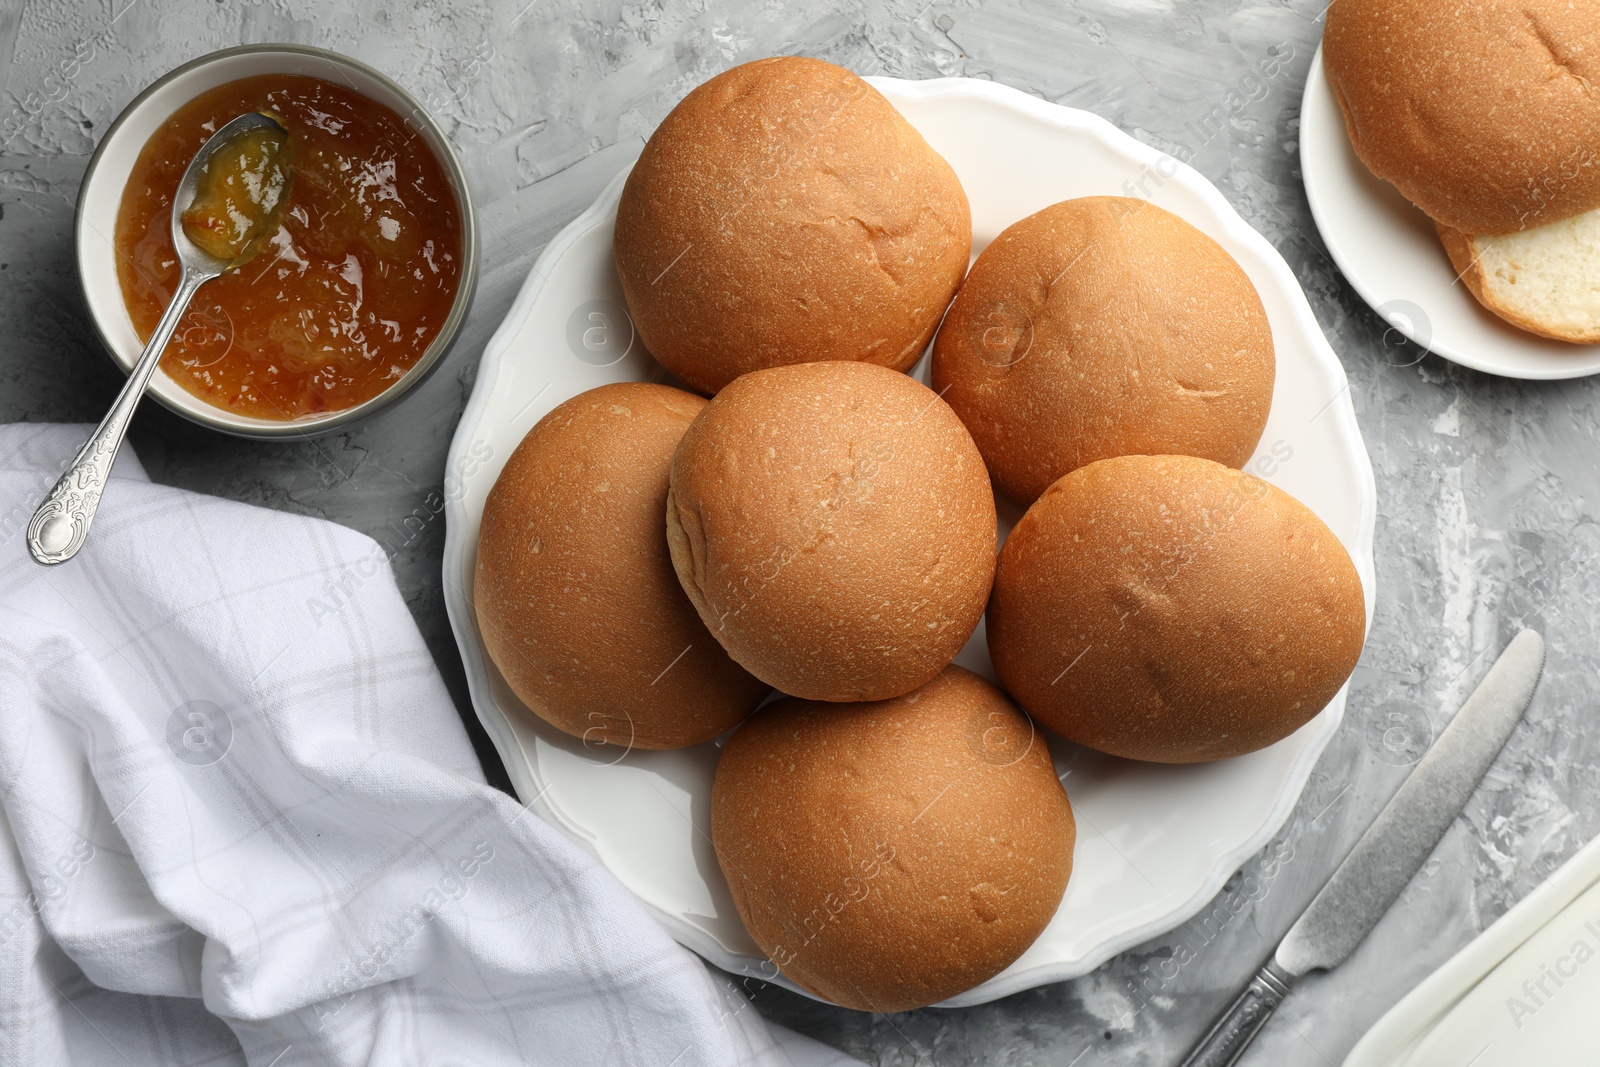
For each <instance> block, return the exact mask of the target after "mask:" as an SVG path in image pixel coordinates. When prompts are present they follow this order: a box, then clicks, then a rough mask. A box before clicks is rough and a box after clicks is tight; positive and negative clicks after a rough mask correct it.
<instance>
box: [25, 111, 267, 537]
mask: <svg viewBox="0 0 1600 1067" xmlns="http://www.w3.org/2000/svg"><path fill="white" fill-rule="evenodd" d="M290 174H291V170H290V156H289V132H288V131H287V130H286V129H284V127H283V125H282V123H280V122H279V121H278V120H277V119H275V118H273V117H272V116H271V115H266V114H263V113H261V112H251V113H249V114H245V115H240V116H239V117H238V118H236V119H234V120H233V121H231V122H229V123H227V124H225V125H224V126H222V128H221V129H219V130H217V132H216V133H214V134H212V135H211V137H210V138H209V139H208V140H207V141H206V143H205V144H203V145H202V146H201V147H200V151H198V152H196V153H195V156H194V158H193V159H192V160H190V161H189V166H188V169H186V170H185V171H184V173H183V180H182V181H180V182H179V183H178V191H177V195H176V196H175V197H174V198H173V201H172V243H173V247H174V248H175V249H176V251H177V254H178V262H179V265H180V267H181V269H182V276H181V280H180V281H179V283H178V291H177V292H176V293H175V294H173V297H172V301H171V302H170V303H169V304H168V305H167V309H166V311H165V312H164V313H163V314H162V316H161V320H160V321H159V322H158V323H157V324H156V328H155V330H154V332H152V333H151V335H150V340H149V341H148V342H147V343H146V344H145V347H144V351H143V352H142V353H141V354H140V356H139V360H138V362H136V363H135V364H134V365H133V371H132V372H131V373H130V374H129V375H128V381H127V384H125V385H124V386H123V387H122V392H121V393H119V394H118V395H117V399H116V401H115V402H114V403H113V404H112V405H111V410H110V411H108V412H107V413H106V417H105V418H104V419H102V420H101V422H100V425H99V426H98V427H96V428H95V431H94V433H93V434H91V435H90V436H89V440H88V441H87V442H85V443H84V446H83V448H82V449H80V450H79V452H78V455H77V457H76V458H74V459H73V461H72V463H71V464H70V465H69V466H68V467H67V469H66V473H64V474H62V476H61V478H60V480H59V481H57V482H56V484H55V486H54V487H53V488H51V490H50V492H49V493H48V494H47V495H46V496H45V498H44V501H43V502H42V503H41V504H40V505H39V508H38V510H37V511H35V512H34V515H33V519H32V521H30V522H29V523H28V535H27V541H28V552H29V553H30V554H31V555H32V556H33V558H34V559H35V560H37V561H38V562H40V563H44V564H56V563H63V562H65V561H66V560H69V559H71V558H72V557H73V556H74V555H76V554H77V552H78V549H80V548H82V547H83V542H84V539H85V538H87V537H88V535H89V526H90V524H91V523H93V522H94V516H95V510H96V509H97V508H98V507H99V505H100V497H101V493H102V492H103V491H104V489H105V487H106V483H107V481H108V480H109V479H110V476H111V466H112V464H113V463H114V462H115V461H116V458H117V452H118V450H120V449H121V447H122V441H123V438H124V437H126V436H127V433H128V424H129V423H130V422H132V421H133V413H134V411H135V410H137V408H138V406H139V400H140V399H141V398H142V397H143V396H144V392H145V389H146V388H147V387H148V386H149V384H150V377H151V375H153V374H154V373H155V370H156V367H157V365H158V364H159V363H160V361H161V353H162V351H163V350H164V349H165V348H166V347H167V342H168V341H169V340H170V339H171V338H172V334H173V332H174V331H175V330H176V329H177V327H178V323H179V321H180V320H181V319H182V318H183V314H184V312H185V311H186V310H187V309H188V307H189V301H190V300H192V299H193V298H194V294H195V292H196V290H198V289H199V288H200V287H201V286H202V285H204V284H205V283H206V282H209V281H211V280H212V279H214V278H219V277H221V276H222V275H223V274H226V273H227V272H229V271H232V270H236V269H238V268H239V267H241V266H243V265H244V264H245V263H247V262H249V261H250V259H251V258H252V257H253V256H254V255H255V254H256V252H258V251H259V250H260V248H261V246H262V243H263V242H264V241H265V240H266V239H267V238H268V237H270V236H271V235H272V234H273V233H274V232H276V231H277V229H278V225H279V219H280V216H281V214H282V212H283V205H284V202H285V200H286V199H287V198H288V195H289V187H290V184H291V179H290Z"/></svg>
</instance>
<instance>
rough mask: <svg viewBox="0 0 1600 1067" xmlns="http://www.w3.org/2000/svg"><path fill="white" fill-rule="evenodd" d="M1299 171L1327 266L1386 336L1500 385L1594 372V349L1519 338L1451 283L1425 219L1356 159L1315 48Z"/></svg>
mask: <svg viewBox="0 0 1600 1067" xmlns="http://www.w3.org/2000/svg"><path fill="white" fill-rule="evenodd" d="M1300 167H1301V172H1302V174H1304V176H1305V183H1306V197H1307V199H1309V200H1310V201H1311V214H1312V217H1313V218H1315V219H1316V220H1317V230H1318V231H1319V232H1320V233H1321V234H1322V240H1323V242H1324V243H1326V244H1327V246H1328V251H1329V252H1330V253H1332V255H1333V261H1334V262H1335V263H1337V264H1338V265H1339V269H1340V270H1341V271H1342V272H1344V276H1345V277H1346V278H1347V279H1349V281H1350V285H1351V286H1352V287H1353V288H1354V289H1355V291H1356V292H1357V293H1359V294H1360V295H1361V298H1362V299H1363V300H1365V301H1366V302H1367V303H1368V304H1369V305H1371V306H1372V309H1373V310H1374V311H1376V312H1377V313H1378V315H1379V317H1381V318H1382V319H1384V321H1386V322H1388V323H1389V325H1390V327H1391V328H1393V329H1395V330H1397V331H1399V332H1400V333H1401V334H1403V335H1404V336H1406V337H1408V338H1410V339H1411V340H1412V341H1415V342H1416V343H1417V344H1418V345H1421V346H1422V347H1423V348H1425V349H1427V350H1428V351H1430V352H1437V353H1439V355H1441V356H1443V357H1444V358H1445V359H1448V360H1451V361H1453V362H1455V363H1460V364H1462V365H1463V366H1466V367H1471V368H1473V369H1474V370H1481V371H1486V372H1488V373H1489V374H1500V375H1503V376H1505V377H1507V378H1582V377H1584V376H1586V375H1590V374H1595V373H1597V372H1600V345H1574V344H1568V343H1566V342H1565V341H1553V340H1551V339H1549V338H1547V337H1539V336H1537V335H1536V334H1531V333H1528V332H1526V331H1524V330H1519V329H1517V328H1516V327H1514V326H1511V325H1509V324H1508V323H1506V322H1505V320H1503V319H1501V318H1500V317H1499V316H1497V315H1494V314H1492V313H1491V312H1489V311H1487V310H1485V309H1484V307H1483V305H1482V304H1480V303H1478V301H1477V300H1476V299H1474V298H1473V296H1472V293H1471V292H1469V291H1468V290H1467V287H1466V284H1465V283H1463V282H1460V281H1457V280H1456V271H1455V268H1454V267H1452V266H1451V265H1450V257H1449V256H1447V255H1445V251H1444V246H1443V245H1441V244H1440V243H1439V235H1438V232H1437V231H1436V230H1435V229H1434V227H1433V222H1432V220H1431V219H1429V218H1428V216H1427V215H1424V214H1423V213H1422V211H1421V209H1419V208H1418V207H1417V206H1416V205H1415V204H1413V203H1411V201H1409V200H1407V199H1406V198H1405V197H1404V196H1402V195H1400V190H1398V189H1396V188H1395V187H1394V186H1392V185H1390V184H1389V183H1388V182H1386V181H1383V180H1382V179H1380V178H1378V177H1377V176H1376V175H1374V174H1373V173H1372V172H1371V171H1370V170H1368V169H1367V165H1366V164H1365V163H1363V162H1361V160H1360V158H1359V157H1357V156H1356V151H1355V149H1354V148H1353V147H1351V145H1350V136H1349V134H1348V133H1347V132H1346V131H1345V124H1344V113H1343V112H1341V111H1340V110H1339V101H1338V100H1337V99H1335V98H1334V95H1333V88H1332V87H1331V86H1329V85H1328V76H1327V74H1326V72H1325V71H1324V69H1323V66H1322V49H1320V48H1319V49H1317V55H1316V58H1315V59H1313V60H1312V62H1311V73H1310V74H1309V75H1308V76H1307V78H1306V92H1305V96H1304V98H1303V99H1302V100H1301V103H1300ZM1411 358H1417V357H1411Z"/></svg>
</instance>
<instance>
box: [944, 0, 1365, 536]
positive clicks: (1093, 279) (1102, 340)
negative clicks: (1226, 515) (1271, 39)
mask: <svg viewBox="0 0 1600 1067" xmlns="http://www.w3.org/2000/svg"><path fill="white" fill-rule="evenodd" d="M1341 2H1342V0H1341ZM1273 377H1274V359H1273V349H1272V328H1271V326H1270V325H1269V324H1268V323H1267V314H1266V310H1265V309H1264V308H1263V307H1262V306H1261V298H1260V297H1259V296H1258V295H1257V294H1256V290H1255V287H1254V286H1253V285H1251V284H1250V279H1249V278H1248V277H1247V276H1246V275H1245V273H1244V271H1243V270H1241V269H1240V267H1239V265H1238V264H1237V263H1235V262H1234V261H1233V257H1231V256H1229V255H1228V253H1227V252H1225V251H1223V249H1222V246H1221V245H1219V244H1217V243H1216V242H1215V241H1213V240H1212V239H1211V238H1209V237H1207V236H1206V235H1205V234H1203V233H1201V232H1200V231H1199V230H1197V229H1195V228H1194V227H1193V226H1191V225H1189V224H1188V223H1187V222H1185V221H1183V220H1182V219H1180V218H1178V216H1176V215H1174V214H1172V213H1171V212H1169V211H1164V210H1162V209H1161V208H1158V207H1155V206H1154V205H1152V204H1149V203H1147V202H1145V201H1143V200H1134V199H1129V198H1127V197H1120V196H1092V197H1085V198H1083V199H1080V200H1067V201H1064V202H1062V203H1059V204H1055V205H1053V206H1051V207H1047V208H1045V209H1044V210H1043V211H1040V212H1038V213H1036V214H1033V215H1029V216H1028V217H1027V218H1025V219H1023V220H1022V221H1021V222H1018V223H1016V224H1015V225H1013V226H1011V227H1009V228H1007V229H1006V231H1005V232H1004V233H1002V234H1000V236H999V237H997V238H995V240H994V243H992V244H991V245H989V247H988V248H986V249H984V251H983V254H982V255H980V256H979V257H978V261H977V263H975V264H974V265H973V267H972V272H971V273H970V274H969V275H968V276H967V280H966V282H965V283H964V284H963V285H962V287H961V292H960V294H959V295H958V296H957V297H956V300H955V303H954V304H953V305H952V306H951V308H950V313H949V314H948V315H947V316H946V317H945V321H944V325H943V326H942V327H941V328H940V330H939V339H938V340H937V341H936V342H935V343H934V349H933V387H934V389H936V390H938V392H939V394H940V395H941V396H943V397H944V398H945V400H946V401H948V402H949V404H950V406H951V407H953V408H955V410H956V414H958V415H960V416H961V419H962V421H963V422H965V423H966V424H967V428H968V429H969V430H971V431H972V436H973V439H974V440H976V441H977V443H978V448H979V450H980V451H982V453H983V458H984V459H985V460H986V461H987V462H988V464H989V474H990V475H991V476H992V477H993V478H994V480H995V484H996V485H998V486H999V487H1000V489H1001V491H1002V492H1004V493H1005V494H1006V495H1007V496H1009V497H1011V498H1012V499H1014V500H1016V501H1017V502H1018V503H1021V504H1023V505H1027V504H1030V503H1032V502H1033V501H1034V500H1036V499H1038V497H1039V494H1041V493H1043V492H1044V491H1045V490H1046V489H1048V488H1049V487H1050V485H1051V484H1052V483H1053V482H1055V480H1056V479H1057V478H1060V477H1061V476H1062V475H1063V474H1066V473H1068V472H1069V471H1072V470H1076V469H1077V468H1078V467H1081V466H1083V465H1085V464H1087V463H1093V462H1094V461H1095V460H1098V459H1106V458H1108V457H1110V456H1126V455H1147V454H1164V453H1175V454H1181V455H1190V456H1204V457H1205V458H1207V459H1214V460H1216V461H1217V462H1219V463H1225V464H1227V465H1228V466H1230V467H1238V466H1241V465H1243V464H1244V463H1245V462H1246V461H1247V460H1249V458H1250V455H1251V453H1252V452H1254V451H1255V447H1256V442H1257V441H1259V440H1260V439H1261V431H1262V429H1263V428H1264V427H1265V426H1266V424H1267V413H1268V411H1269V410H1270V409H1271V407H1272V385H1273Z"/></svg>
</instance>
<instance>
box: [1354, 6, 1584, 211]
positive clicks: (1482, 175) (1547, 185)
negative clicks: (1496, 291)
mask: <svg viewBox="0 0 1600 1067" xmlns="http://www.w3.org/2000/svg"><path fill="white" fill-rule="evenodd" d="M1322 56H1323V62H1324V64H1325V65H1326V67H1327V71H1328V82H1329V84H1330V85H1331V86H1332V87H1333V91H1334V95H1335V96H1336V97H1337V98H1338V100H1339V104H1340V106H1341V107H1342V108H1343V109H1344V116H1345V125H1346V127H1347V128H1348V130H1349V132H1350V143H1351V144H1352V145H1354V146H1355V150H1356V155H1358V156H1360V157H1361V161H1362V162H1364V163H1365V164H1366V165H1367V166H1368V167H1369V168H1370V169H1371V170H1372V172H1373V173H1374V174H1376V175H1377V176H1378V177H1380V178H1384V179H1386V180H1388V181H1390V182H1393V183H1394V184H1395V186H1396V187H1398V188H1399V190H1400V192H1402V193H1404V194H1405V196H1406V197H1407V198H1408V199H1409V200H1411V202H1412V203H1414V204H1416V205H1417V206H1418V207H1419V208H1421V209H1422V210H1423V211H1425V212H1427V213H1428V214H1429V215H1431V216H1432V217H1433V218H1434V220H1435V221H1437V222H1440V223H1443V224H1444V225H1445V226H1448V227H1450V228H1451V229H1455V230H1460V231H1462V232H1463V233H1472V234H1504V233H1515V232H1517V231H1519V230H1526V229H1529V228H1531V227H1533V226H1541V225H1544V224H1545V223H1549V222H1557V221H1559V220H1561V219H1564V218H1568V217H1570V216H1572V215H1576V214H1579V213H1581V212H1584V211H1589V210H1591V209H1594V208H1597V207H1600V9H1597V8H1596V6H1595V4H1594V3H1593V2H1592V0H1583V2H1579V3H1573V2H1572V0H1516V2H1514V3H1513V2H1511V0H1473V2H1472V3H1458V2H1455V0H1338V3H1335V4H1333V5H1332V6H1331V7H1329V8H1328V15H1327V26H1326V29H1325V30H1324V31H1323V35H1322Z"/></svg>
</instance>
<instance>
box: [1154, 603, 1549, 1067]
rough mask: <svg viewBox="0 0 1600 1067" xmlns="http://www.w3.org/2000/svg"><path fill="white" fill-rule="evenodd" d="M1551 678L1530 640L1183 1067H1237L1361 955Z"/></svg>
mask: <svg viewBox="0 0 1600 1067" xmlns="http://www.w3.org/2000/svg"><path fill="white" fill-rule="evenodd" d="M1543 670H1544V640H1543V639H1542V638H1541V637H1540V636H1539V635H1538V634H1537V633H1534V632H1533V631H1532V630H1523V631H1522V632H1521V633H1519V634H1518V635H1517V636H1516V637H1515V638H1513V639H1512V641H1511V643H1510V644H1509V645H1507V646H1506V650H1505V651H1504V652H1502V653H1501V654H1500V658H1499V659H1498V660H1496V661H1495V664H1494V666H1493V667H1490V668H1489V673H1488V674H1487V675H1485V676H1484V679H1483V681H1482V682H1480V683H1479V684H1478V688H1477V689H1475V690H1473V692H1472V695H1471V696H1470V697H1468V698H1467V702H1466V703H1465V704H1463V705H1462V706H1461V710H1460V711H1458V712H1457V713H1456V717H1455V718H1454V719H1452V720H1451V721H1450V725H1449V726H1447V727H1445V729H1444V732H1443V733H1441V734H1440V735H1439V738H1438V740H1436V741H1435V742H1434V743H1433V746H1432V747H1431V748H1429V749H1428V752H1427V754H1426V755H1425V756H1423V758H1422V762H1420V763H1419V764H1417V768H1416V770H1414V771H1412V772H1411V776H1410V777H1408V778H1407V779H1406V780H1405V783H1404V784H1403V785H1401V786H1400V790H1399V792H1397V793H1395V795H1394V798H1393V799H1392V800H1390V801H1389V803H1388V804H1387V805H1385V807H1384V809H1383V810H1382V811H1381V812H1379V813H1378V817H1377V819H1376V820H1374V822H1373V824H1372V825H1371V826H1369V827H1368V828H1367V832H1366V833H1364V834H1362V835H1361V839H1360V840H1359V841H1357V842H1356V846H1355V848H1353V849H1351V850H1350V855H1348V856H1346V857H1345V859H1344V862H1343V863H1341V864H1339V867H1338V869H1337V870H1335V871H1334V872H1333V877H1332V878H1330V879H1328V884H1327V885H1325V886H1323V887H1322V891H1321V892H1319V893H1318V894H1317V895H1316V898H1315V899H1313V900H1312V901H1311V905H1310V906H1309V907H1308V908H1306V910H1305V912H1304V913H1302V914H1301V916H1300V918H1299V919H1298V920H1297V921H1296V922H1295V924H1294V925H1293V926H1292V927H1290V928H1289V933H1288V934H1287V935H1285V937H1284V939H1283V940H1282V941H1281V942H1279V943H1278V949H1277V951H1276V952H1274V953H1273V954H1272V958H1271V959H1269V960H1268V961H1267V962H1266V963H1265V964H1263V965H1262V967H1261V970H1259V971H1257V972H1256V975H1255V977H1254V978H1252V979H1251V980H1250V984H1249V985H1247V986H1245V988H1244V991H1243V992H1241V993H1240V994H1239V995H1238V996H1237V997H1236V998H1234V1001H1233V1003H1232V1004H1231V1005H1229V1006H1228V1009H1227V1011H1225V1012H1224V1013H1223V1014H1222V1017H1221V1018H1219V1019H1218V1020H1217V1022H1216V1024H1215V1025H1213V1026H1212V1027H1211V1029H1210V1030H1209V1031H1208V1032H1207V1033H1206V1035H1205V1037H1203V1038H1201V1039H1200V1043H1199V1044H1197V1045H1196V1046H1195V1047H1194V1050H1193V1051H1192V1052H1190V1053H1189V1055H1188V1057H1187V1058H1186V1059H1185V1060H1184V1061H1183V1064H1182V1067H1230V1065H1232V1064H1233V1063H1235V1062H1237V1061H1238V1059H1239V1057H1240V1056H1242V1055H1243V1054H1244V1050H1245V1049H1246V1048H1248V1047H1249V1045H1250V1042H1251V1041H1252V1040H1254V1039H1255V1036H1256V1034H1258V1033H1260V1032H1261V1028H1262V1027H1263V1026H1265V1025H1266V1023H1267V1020H1268V1019H1270V1018H1271V1017H1272V1013H1273V1012H1274V1011H1276V1010H1277V1008H1278V1005H1279V1004H1281V1003H1283V999H1284V998H1285V997H1286V996H1288V994H1289V987H1290V986H1292V985H1293V984H1294V983H1295V981H1296V980H1297V979H1299V978H1300V977H1302V976H1303V975H1305V974H1306V973H1307V972H1309V971H1315V970H1326V969H1328V968H1330V967H1336V966H1338V965H1339V964H1341V963H1343V962H1344V961H1345V959H1347V958H1348V957H1349V955H1350V953H1351V952H1353V951H1355V947H1356V946H1357V945H1359V944H1360V943H1361V940H1362V939H1363V938H1364V937H1366V936H1367V932H1368V931H1370V930H1371V929H1372V928H1373V927H1374V926H1376V925H1377V924H1378V920H1379V919H1381V918H1383V916H1384V914H1385V913H1386V912H1387V911H1388V910H1389V908H1390V907H1391V906H1392V905H1393V904H1394V902H1395V900H1396V899H1398V898H1399V896H1400V892H1401V890H1403V889H1405V887H1406V884H1407V883H1409V882H1410V881H1411V878H1412V876H1413V875H1415V874H1416V873H1417V871H1418V870H1419V869H1420V868H1421V867H1422V864H1423V863H1424V862H1425V861H1426V860H1427V858H1428V856H1429V854H1430V853H1432V852H1433V849H1434V846H1435V845H1437V844H1438V843H1439V839H1440V838H1442V837H1443V836H1444V832H1445V831H1446V830H1448V829H1449V828H1450V824H1451V823H1452V822H1454V821H1455V818H1456V816H1457V815H1459V814H1461V809H1462V808H1464V807H1466V805H1467V801H1468V800H1469V799H1471V797H1472V793H1473V791H1474V790H1475V789H1477V787H1478V783H1479V782H1480V781H1481V780H1482V779H1483V776H1484V774H1485V773H1486V772H1487V771H1488V770H1489V765H1490V764H1492V763H1493V762H1494V758H1495V756H1497V755H1499V753H1500V749H1501V748H1503V747H1505V743H1506V740H1507V739H1508V738H1509V737H1510V736H1511V731H1512V730H1514V729H1516V725H1517V723H1518V722H1519V721H1520V720H1521V719H1522V713H1523V712H1524V711H1526V710H1527V707H1528V702H1529V701H1530V700H1532V699H1533V691H1534V689H1535V687H1537V686H1538V684H1539V675H1540V673H1541V672H1543Z"/></svg>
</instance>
